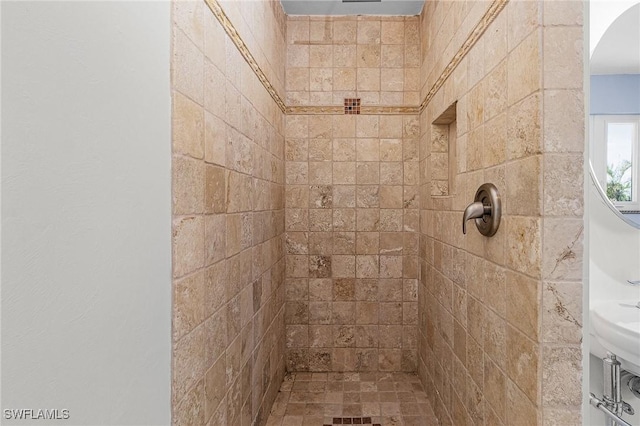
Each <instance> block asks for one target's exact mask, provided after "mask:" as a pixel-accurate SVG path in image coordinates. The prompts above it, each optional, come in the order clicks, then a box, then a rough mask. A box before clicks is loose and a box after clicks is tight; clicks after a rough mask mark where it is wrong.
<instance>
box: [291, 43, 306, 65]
mask: <svg viewBox="0 0 640 426" xmlns="http://www.w3.org/2000/svg"><path fill="white" fill-rule="evenodd" d="M287 66H288V67H293V68H304V67H308V66H309V46H308V45H291V46H288V47H287Z"/></svg>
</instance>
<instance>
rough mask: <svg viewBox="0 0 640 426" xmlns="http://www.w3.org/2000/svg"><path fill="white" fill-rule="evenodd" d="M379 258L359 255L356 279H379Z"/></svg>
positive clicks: (357, 257)
mask: <svg viewBox="0 0 640 426" xmlns="http://www.w3.org/2000/svg"><path fill="white" fill-rule="evenodd" d="M379 269H380V265H379V256H375V255H358V256H356V277H357V278H378V276H379Z"/></svg>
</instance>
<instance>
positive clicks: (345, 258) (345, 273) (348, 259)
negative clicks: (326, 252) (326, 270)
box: [331, 255, 356, 278]
mask: <svg viewBox="0 0 640 426" xmlns="http://www.w3.org/2000/svg"><path fill="white" fill-rule="evenodd" d="M355 265H356V258H355V256H349V255H334V256H332V259H331V268H332V272H333V277H334V278H353V277H355V276H356V266H355Z"/></svg>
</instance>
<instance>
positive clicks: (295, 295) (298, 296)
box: [284, 278, 311, 300]
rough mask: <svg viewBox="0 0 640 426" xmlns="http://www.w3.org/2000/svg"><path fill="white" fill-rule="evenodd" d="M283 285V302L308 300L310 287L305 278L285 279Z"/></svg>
mask: <svg viewBox="0 0 640 426" xmlns="http://www.w3.org/2000/svg"><path fill="white" fill-rule="evenodd" d="M284 285H285V300H309V299H310V297H311V296H310V292H311V290H310V289H311V285H310V283H309V280H308V279H306V278H287V279H286V280H285V282H284Z"/></svg>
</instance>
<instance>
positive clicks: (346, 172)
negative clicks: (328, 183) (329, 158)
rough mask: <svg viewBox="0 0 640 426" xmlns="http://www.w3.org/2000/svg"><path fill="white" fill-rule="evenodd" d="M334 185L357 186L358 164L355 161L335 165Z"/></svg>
mask: <svg viewBox="0 0 640 426" xmlns="http://www.w3.org/2000/svg"><path fill="white" fill-rule="evenodd" d="M333 183H334V184H355V183H356V163H355V162H353V161H350V162H335V163H333Z"/></svg>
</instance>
